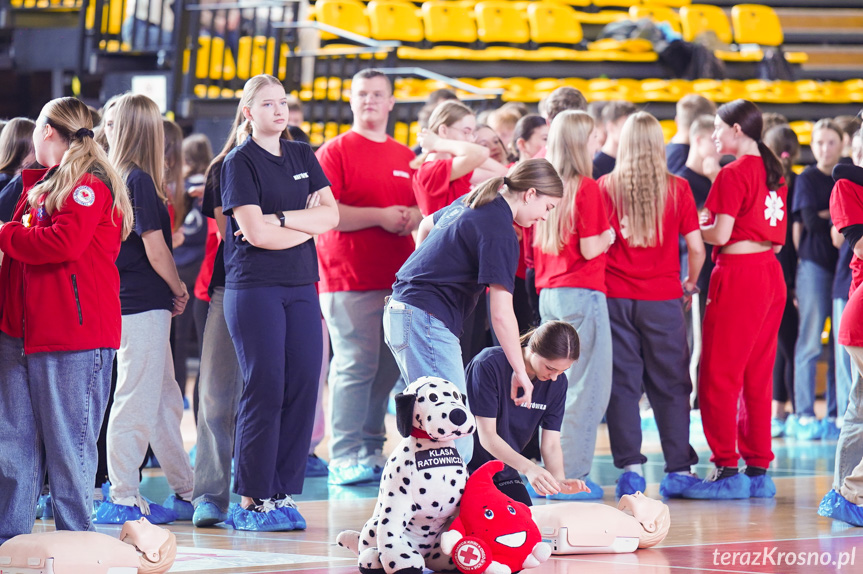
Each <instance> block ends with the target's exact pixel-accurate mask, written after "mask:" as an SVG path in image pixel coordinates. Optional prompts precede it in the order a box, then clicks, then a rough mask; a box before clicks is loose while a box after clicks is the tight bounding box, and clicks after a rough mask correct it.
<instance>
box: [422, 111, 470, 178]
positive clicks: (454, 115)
mask: <svg viewBox="0 0 863 574" xmlns="http://www.w3.org/2000/svg"><path fill="white" fill-rule="evenodd" d="M472 115H474V113H473V110H472V109H470V108H469V107H467V106H466V105H464V104H463V103H461V102H460V101H458V100H444V101H442V102H441V103H439V104H438V105H437V107H436V108H435V109H434V111H433V112H432V114H431V116H430V117H429V125H428V131H430V132H432V133H434V134H437V132H438V130H439V129H440V128H441V126H447V127H449V126H451V125H453V124H454V123H457V122H459V121H461V120H462V118H466V117H467V116H472ZM428 155H429V154H428V153H427V152H423V153H421V154H420V155H418V156H417V157H415V158H414V159H413V160H411V163H410V166H411V169H419V168H420V166H421V165H422V164H423V163H424V162H425V160H426V158H427V157H428Z"/></svg>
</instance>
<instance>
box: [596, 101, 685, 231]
mask: <svg viewBox="0 0 863 574" xmlns="http://www.w3.org/2000/svg"><path fill="white" fill-rule="evenodd" d="M670 178H671V176H670V175H669V173H668V167H667V166H666V163H665V139H664V138H663V136H662V127H661V126H660V125H659V121H658V120H657V119H656V118H655V117H653V116H652V115H650V114H648V113H647V112H636V113H634V114H632V115H631V116H629V118H628V119H627V120H626V123H624V124H623V129H622V130H621V132H620V148H619V149H618V153H617V161H616V163H615V166H614V171H612V172H611V173H610V174H609V175H608V176H607V178H606V186H607V188H608V192H609V195H610V196H611V202H612V204H613V205H614V210H615V211H616V212H617V217H618V221H620V222H623V220H624V218H626V219H628V220H629V224H628V228H629V229H628V231H629V236H628V237H627V238H626V242H627V244H628V245H630V246H631V247H653V246H655V245H657V243H658V244H659V245H662V242H663V237H662V225H661V224H660V223H661V221H662V217H663V216H664V214H665V202H666V200H667V199H668V187H669V182H670Z"/></svg>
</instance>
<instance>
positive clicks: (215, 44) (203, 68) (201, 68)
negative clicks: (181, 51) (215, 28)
mask: <svg viewBox="0 0 863 574" xmlns="http://www.w3.org/2000/svg"><path fill="white" fill-rule="evenodd" d="M195 58H196V59H195V77H196V78H198V79H201V80H204V79H211V80H233V79H234V78H235V77H236V75H237V66H236V64H235V63H234V56H233V55H232V54H231V51H230V50H226V49H225V40H224V39H223V38H215V37H213V38H211V37H209V36H199V37H198V51H197V52H196V54H195ZM184 64H185V66H184V70H185V71H187V72H188V70H189V53H188V51H186V54H185V58H184ZM199 97H204V96H199Z"/></svg>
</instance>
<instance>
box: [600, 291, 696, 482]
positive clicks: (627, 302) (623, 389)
mask: <svg viewBox="0 0 863 574" xmlns="http://www.w3.org/2000/svg"><path fill="white" fill-rule="evenodd" d="M608 318H609V321H610V323H611V342H612V357H613V363H614V367H613V371H612V373H613V374H612V384H611V399H610V400H609V402H608V410H607V411H606V420H607V422H608V435H609V439H610V442H611V453H612V456H613V458H614V466H616V467H617V468H623V467H625V466H626V465H630V464H644V463H645V462H647V457H646V456H644V455H643V454H641V416H640V413H639V410H638V401H639V400H640V399H641V394H642V392H646V393H647V398H648V399H649V400H650V406H651V407H653V413H654V415H655V417H656V425H657V427H658V429H659V439H660V442H661V443H662V454H663V455H664V456H665V472H677V471H683V470H689V467H690V466H691V465H693V464H696V463H697V462H698V455H696V454H695V450H694V449H693V448H692V446H690V444H689V394H690V393H691V392H692V382H691V381H690V379H689V349H688V348H687V345H686V324H685V321H684V316H683V304H682V303H681V300H680V299H671V300H668V301H640V300H635V299H608Z"/></svg>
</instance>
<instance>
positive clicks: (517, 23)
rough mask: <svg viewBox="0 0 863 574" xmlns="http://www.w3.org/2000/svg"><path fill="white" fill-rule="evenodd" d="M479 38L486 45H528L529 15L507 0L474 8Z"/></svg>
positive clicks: (491, 2)
mask: <svg viewBox="0 0 863 574" xmlns="http://www.w3.org/2000/svg"><path fill="white" fill-rule="evenodd" d="M474 13H475V14H476V33H477V37H478V38H479V39H480V40H481V41H483V42H485V43H486V44H496V43H507V44H527V43H528V42H529V41H530V28H529V27H528V24H527V17H526V16H527V15H526V14H525V12H524V11H523V10H520V9H519V8H517V7H516V6H515V3H514V2H508V1H506V0H488V1H485V2H479V3H478V4H477V5H476V6H474Z"/></svg>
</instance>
